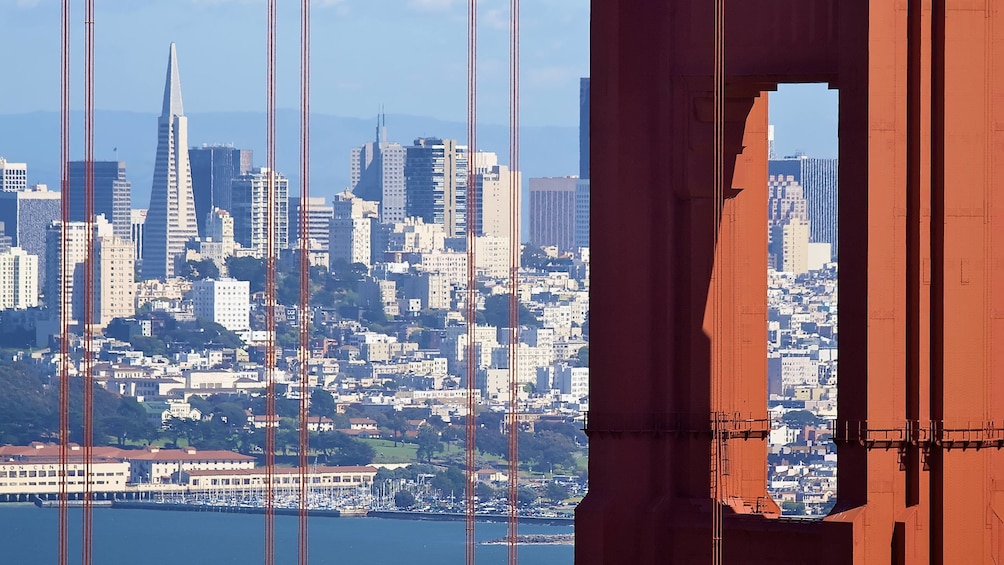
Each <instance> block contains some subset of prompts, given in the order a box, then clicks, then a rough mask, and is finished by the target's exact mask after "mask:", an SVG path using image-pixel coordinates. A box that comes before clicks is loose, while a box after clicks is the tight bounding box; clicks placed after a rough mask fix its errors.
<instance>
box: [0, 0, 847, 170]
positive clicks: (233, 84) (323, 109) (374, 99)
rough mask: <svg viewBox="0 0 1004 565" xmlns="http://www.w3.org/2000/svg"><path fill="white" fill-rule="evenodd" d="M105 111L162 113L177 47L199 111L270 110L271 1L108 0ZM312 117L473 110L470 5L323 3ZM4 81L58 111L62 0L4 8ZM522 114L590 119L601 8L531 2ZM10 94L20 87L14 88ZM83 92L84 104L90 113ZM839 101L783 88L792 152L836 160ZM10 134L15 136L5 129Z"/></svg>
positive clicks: (491, 59) (483, 65) (776, 106)
mask: <svg viewBox="0 0 1004 565" xmlns="http://www.w3.org/2000/svg"><path fill="white" fill-rule="evenodd" d="M74 4H75V5H76V9H77V10H79V12H78V13H75V14H74V15H73V21H74V26H75V27H74V30H73V42H74V54H73V57H74V59H73V69H74V79H73V80H74V81H75V84H77V85H80V84H81V83H82V71H81V63H82V53H83V25H82V22H83V13H82V11H83V2H74ZM279 5H280V13H279V35H278V41H279V51H278V66H279V71H278V72H279V81H278V104H279V106H280V107H286V108H294V107H296V105H297V103H298V95H299V69H298V64H299V12H298V10H299V2H295V1H293V0H281V1H280V2H279ZM96 6H97V7H96V10H97V17H96V22H97V23H96V26H95V30H96V37H97V39H96V46H97V47H96V53H95V58H96V61H97V63H96V65H97V70H96V87H95V88H96V93H95V99H96V106H97V107H98V108H99V109H114V110H129V111H137V112H145V113H153V112H157V111H159V108H160V99H161V96H162V92H163V82H164V68H165V62H166V57H167V47H168V44H169V43H170V42H171V41H175V42H177V43H178V56H179V60H180V67H181V73H182V83H183V90H184V101H185V108H186V112H187V113H189V114H193V113H205V112H213V111H225V110H226V111H247V110H255V111H260V110H261V109H262V108H263V107H264V105H265V68H264V63H265V17H266V10H265V6H266V3H265V0H96ZM313 6H314V8H313V18H312V19H313V28H312V29H313V32H312V33H313V68H312V77H311V78H312V92H313V99H312V109H313V111H315V112H320V113H328V114H336V115H340V116H350V117H369V116H372V115H373V114H375V113H376V111H377V108H378V107H379V105H380V104H383V105H384V106H385V107H386V108H387V111H388V112H390V113H394V114H412V115H422V116H429V117H435V118H440V119H449V120H463V119H464V118H465V116H466V81H467V76H466V41H467V38H466V33H467V32H466V29H467V25H466V23H467V20H466V18H467V14H466V9H467V1H466V0H315V2H314V4H313ZM508 6H509V0H480V21H481V24H482V25H481V27H480V31H479V34H480V36H479V37H480V41H479V50H480V51H479V70H480V73H479V118H480V121H482V122H485V123H498V124H504V123H507V122H508V114H507V112H508V98H507V97H508V46H509V43H508V42H509V38H508V33H509V32H508ZM0 22H3V33H0V53H3V54H4V65H5V76H6V77H21V78H20V79H19V80H17V82H16V83H12V82H11V81H10V80H9V78H8V80H5V81H4V82H5V83H6V85H5V86H4V88H2V89H0V113H4V114H11V113H24V112H31V111H38V110H48V111H52V110H55V109H57V107H58V104H59V2H57V1H56V0H0ZM521 26H522V119H523V122H524V124H526V125H562V126H575V125H577V124H578V78H579V77H581V76H586V75H588V72H589V40H588V35H589V0H531V1H527V2H522V24H521ZM11 86H14V87H13V88H11ZM82 103H83V98H82V95H81V91H80V90H79V89H78V90H76V91H75V93H74V106H75V107H78V108H79V107H80V106H82ZM835 109H836V105H835V95H834V94H833V93H827V92H826V91H825V89H824V88H822V87H819V86H816V87H809V88H805V87H801V88H788V89H783V90H782V91H781V92H779V93H778V94H777V95H775V97H774V98H772V120H773V121H775V122H776V123H777V124H778V148H779V150H780V151H781V152H789V151H792V150H794V149H803V150H805V151H806V152H808V153H814V154H820V155H831V154H833V153H835V151H836V149H835V140H836V134H835V127H836V115H835ZM0 133H2V132H0Z"/></svg>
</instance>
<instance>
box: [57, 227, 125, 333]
mask: <svg viewBox="0 0 1004 565" xmlns="http://www.w3.org/2000/svg"><path fill="white" fill-rule="evenodd" d="M45 237H46V239H45V242H46V255H47V258H46V262H45V265H46V270H47V271H48V273H47V274H46V276H45V300H46V304H47V305H48V306H49V308H50V309H51V310H52V311H53V316H54V317H55V318H58V317H59V308H60V307H63V308H66V309H67V310H68V311H69V312H70V320H71V323H76V322H80V321H81V319H82V317H83V311H84V299H85V294H86V289H85V288H84V276H83V270H84V269H85V268H87V244H88V240H90V239H91V237H93V238H94V239H95V240H101V239H104V238H108V239H111V238H113V237H114V235H113V232H112V224H111V223H110V222H108V220H106V219H105V217H104V216H103V215H98V216H96V217H95V221H94V231H93V233H91V232H89V231H88V229H87V224H86V223H85V222H67V224H66V248H65V249H64V248H63V243H62V224H61V222H59V221H58V220H57V221H54V222H52V224H51V225H50V226H49V227H48V229H47V231H46V234H45ZM130 252H131V251H130ZM116 256H117V255H116ZM61 257H62V258H65V261H63V260H61ZM129 259H130V265H131V264H132V260H133V259H134V258H133V257H130V258H129ZM97 264H100V262H97ZM64 267H65V268H64ZM97 270H98V269H95V271H97ZM95 275H96V276H95V280H94V282H95V289H97V288H98V287H97V283H98V281H97V280H96V279H97V278H99V277H100V273H95ZM129 275H130V280H133V279H134V278H135V274H134V273H133V271H132V268H131V267H130V270H129ZM61 291H62V293H63V294H62V296H63V302H62V305H61V304H60V292H61ZM99 321H100V318H99V312H98V311H95V312H94V319H93V323H99Z"/></svg>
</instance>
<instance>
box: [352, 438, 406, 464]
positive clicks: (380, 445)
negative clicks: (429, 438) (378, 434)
mask: <svg viewBox="0 0 1004 565" xmlns="http://www.w3.org/2000/svg"><path fill="white" fill-rule="evenodd" d="M359 441H364V442H366V443H368V444H370V445H371V446H373V449H374V450H375V451H376V458H374V459H373V462H374V463H414V462H415V460H416V457H415V452H417V451H418V446H417V445H415V444H413V443H403V442H400V441H399V442H397V446H396V447H395V446H394V442H393V441H391V440H389V439H360V440H359Z"/></svg>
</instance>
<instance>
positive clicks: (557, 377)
mask: <svg viewBox="0 0 1004 565" xmlns="http://www.w3.org/2000/svg"><path fill="white" fill-rule="evenodd" d="M554 388H556V389H558V391H559V392H560V393H561V394H568V395H571V396H572V397H573V398H576V399H578V398H585V397H587V396H589V367H571V366H569V365H566V364H564V363H559V364H558V365H555V367H554Z"/></svg>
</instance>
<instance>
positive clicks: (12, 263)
mask: <svg viewBox="0 0 1004 565" xmlns="http://www.w3.org/2000/svg"><path fill="white" fill-rule="evenodd" d="M35 306H38V257H37V256H35V255H29V254H28V253H27V252H26V251H25V250H24V249H21V248H20V247H12V248H9V249H7V250H6V251H4V252H2V253H0V310H23V309H25V308H34V307H35Z"/></svg>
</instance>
